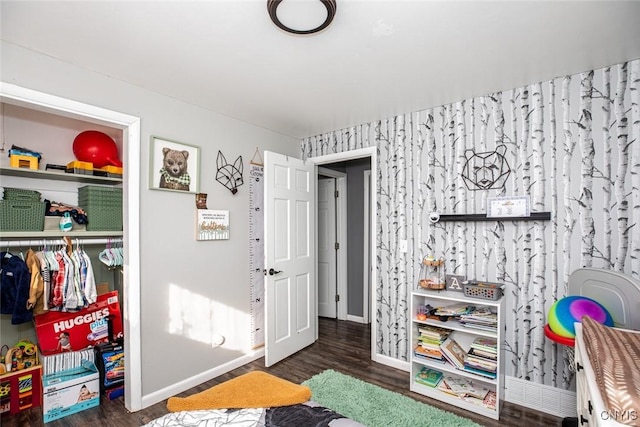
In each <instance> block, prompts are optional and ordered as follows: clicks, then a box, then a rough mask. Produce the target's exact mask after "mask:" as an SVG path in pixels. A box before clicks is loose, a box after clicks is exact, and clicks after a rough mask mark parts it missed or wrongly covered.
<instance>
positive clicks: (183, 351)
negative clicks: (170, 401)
mask: <svg viewBox="0 0 640 427" xmlns="http://www.w3.org/2000/svg"><path fill="white" fill-rule="evenodd" d="M0 48H1V50H0V63H1V65H0V67H1V68H0V78H1V80H2V81H4V82H7V83H12V84H16V85H19V86H22V87H26V88H29V89H34V90H37V91H41V92H45V93H50V94H53V95H57V96H60V97H64V98H68V99H72V100H76V101H80V102H83V103H87V104H92V105H97V106H99V107H102V108H106V109H109V110H114V111H118V112H122V113H125V114H130V115H132V116H137V117H140V119H141V147H140V154H141V163H140V165H139V167H140V174H141V180H140V185H141V188H140V209H141V213H140V230H141V236H140V237H141V266H140V268H141V270H140V284H139V285H140V289H141V307H140V312H141V331H142V337H141V340H142V342H141V354H142V392H143V396H154V397H153V398H152V399H151V400H153V399H155V400H160V398H161V395H162V394H163V393H164V394H166V393H169V395H171V394H175V393H177V392H179V391H181V390H176V389H175V387H174V388H173V389H170V388H171V387H172V385H174V384H179V385H178V387H182V388H187V387H188V386H189V385H190V384H189V378H191V377H198V379H199V380H202V381H204V380H205V379H207V378H206V377H211V376H213V375H215V373H216V372H219V371H220V370H225V369H228V367H229V366H232V365H233V364H234V363H237V361H238V360H242V358H243V356H246V355H247V354H250V353H251V350H250V342H249V331H250V323H249V314H248V313H249V274H248V270H249V268H248V227H247V225H248V205H249V198H248V182H247V183H245V185H243V186H241V187H239V191H238V193H237V194H236V195H232V194H231V193H230V192H229V190H227V189H226V188H224V187H223V186H222V185H220V184H218V183H217V182H216V181H215V173H216V156H217V152H218V150H221V151H222V152H223V153H224V155H225V156H226V158H227V160H229V161H233V160H235V159H236V158H237V157H238V156H240V155H241V156H242V157H243V162H244V165H245V169H246V168H247V167H248V162H249V160H251V158H252V156H253V153H254V151H255V149H256V147H258V148H259V149H260V151H261V152H262V151H263V150H265V149H266V150H270V151H277V152H280V153H283V154H287V155H291V156H296V157H297V156H298V155H299V141H297V140H295V139H293V138H290V137H287V136H283V135H280V134H278V133H275V132H272V131H269V130H266V129H262V128H258V127H256V126H253V125H250V124H247V123H244V122H240V121H237V120H233V119H230V118H228V117H224V116H221V115H219V114H216V113H214V112H211V111H207V110H204V109H202V108H198V107H196V106H193V105H189V104H186V103H183V102H180V101H177V100H175V99H172V98H168V97H165V96H161V95H158V94H156V93H153V92H150V91H147V90H145V89H143V88H139V87H134V86H131V85H129V84H127V83H124V82H120V81H116V80H114V79H111V78H109V77H107V76H103V75H101V74H99V73H96V72H92V71H88V70H84V69H80V68H78V67H75V66H73V65H71V64H67V63H63V62H60V61H58V60H55V59H52V58H50V57H47V56H44V55H41V54H38V53H36V52H33V51H30V50H27V49H24V48H21V47H17V46H14V45H11V44H9V43H6V42H4V41H3V42H2V44H1V46H0ZM212 84H224V82H217V83H216V82H212ZM151 135H156V136H160V137H163V138H166V139H170V140H175V141H180V142H183V143H186V144H191V145H195V146H199V147H200V149H201V151H200V159H201V175H200V183H201V184H200V191H201V192H203V193H207V194H208V195H209V196H208V207H209V208H210V209H226V210H229V212H230V226H231V238H230V240H225V241H208V242H199V241H196V240H195V197H194V196H193V194H184V193H177V192H168V191H157V190H149V187H148V177H149V167H148V164H149V143H150V137H151ZM132 169H133V168H132ZM245 179H246V176H245ZM134 286H135V285H134ZM125 304H126V302H125ZM218 334H219V335H222V336H224V337H225V339H226V341H225V343H224V344H223V345H222V346H221V347H219V348H212V345H211V341H212V339H213V337H214V336H215V335H218ZM169 389H170V390H169ZM163 390H164V391H163ZM167 390H169V391H167ZM150 403H152V402H151V401H150V399H147V400H146V401H145V405H147V404H150Z"/></svg>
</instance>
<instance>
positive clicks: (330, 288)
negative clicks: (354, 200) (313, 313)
mask: <svg viewBox="0 0 640 427" xmlns="http://www.w3.org/2000/svg"><path fill="white" fill-rule="evenodd" d="M337 241H338V240H337V236H336V180H335V178H325V179H318V316H322V317H330V318H332V319H335V318H336V304H337V303H336V295H337V293H338V287H337V285H338V282H337V276H336V263H337V260H336V242H337Z"/></svg>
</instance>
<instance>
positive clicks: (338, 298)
mask: <svg viewBox="0 0 640 427" xmlns="http://www.w3.org/2000/svg"><path fill="white" fill-rule="evenodd" d="M336 302H340V295H338V294H336Z"/></svg>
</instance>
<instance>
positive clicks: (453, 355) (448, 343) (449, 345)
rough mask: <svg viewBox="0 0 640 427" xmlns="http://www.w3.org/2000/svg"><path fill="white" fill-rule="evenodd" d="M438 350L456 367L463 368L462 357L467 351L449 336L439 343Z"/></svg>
mask: <svg viewBox="0 0 640 427" xmlns="http://www.w3.org/2000/svg"><path fill="white" fill-rule="evenodd" d="M440 350H441V351H442V354H443V355H444V356H445V357H446V358H447V360H448V361H449V362H450V363H451V364H452V365H453V366H455V367H456V368H458V369H463V368H464V358H465V356H466V355H467V352H466V351H464V350H463V349H462V347H461V346H460V344H458V342H457V341H456V340H455V339H453V338H451V337H449V338H447V339H446V340H445V341H444V342H443V343H442V344H441V345H440Z"/></svg>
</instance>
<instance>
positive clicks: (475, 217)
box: [439, 212, 551, 222]
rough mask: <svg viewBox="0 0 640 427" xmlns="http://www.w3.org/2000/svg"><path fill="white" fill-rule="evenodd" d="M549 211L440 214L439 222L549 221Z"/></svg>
mask: <svg viewBox="0 0 640 427" xmlns="http://www.w3.org/2000/svg"><path fill="white" fill-rule="evenodd" d="M550 219H551V212H531V215H530V216H508V217H491V218H488V217H487V215H486V214H440V220H439V222H451V221H549V220H550Z"/></svg>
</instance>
